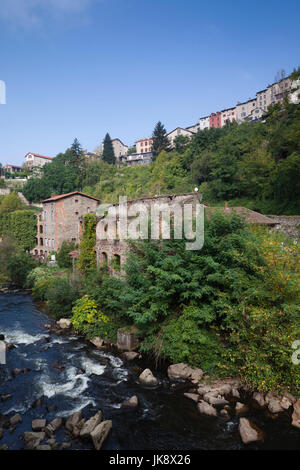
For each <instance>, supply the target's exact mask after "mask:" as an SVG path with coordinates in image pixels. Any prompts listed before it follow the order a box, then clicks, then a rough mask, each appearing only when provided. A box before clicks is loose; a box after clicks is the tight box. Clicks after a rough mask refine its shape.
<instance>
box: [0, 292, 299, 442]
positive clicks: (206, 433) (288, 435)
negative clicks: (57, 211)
mask: <svg viewBox="0 0 300 470" xmlns="http://www.w3.org/2000/svg"><path fill="white" fill-rule="evenodd" d="M49 322H50V320H49V317H48V316H47V315H45V314H44V313H42V312H40V311H39V310H38V309H37V308H36V306H35V305H34V303H33V301H32V299H31V297H30V296H28V295H23V294H22V295H12V294H8V295H3V294H0V333H3V334H4V335H5V339H6V341H9V342H12V343H13V344H14V345H15V346H16V348H15V349H12V350H11V351H9V352H8V353H7V364H6V365H0V395H4V394H8V393H10V394H12V398H11V399H9V400H7V401H5V402H0V413H1V414H7V415H9V416H11V415H13V414H14V413H20V414H21V415H22V418H23V422H22V423H21V424H19V425H17V427H16V429H15V431H14V432H13V433H10V431H9V430H4V435H3V438H2V439H1V440H0V444H8V446H9V448H10V449H21V448H22V447H23V441H22V440H21V439H20V436H22V435H23V433H24V432H25V431H31V422H32V420H33V419H35V418H46V419H47V422H49V421H51V420H52V419H54V418H55V417H67V416H69V415H70V414H71V413H73V412H74V411H78V410H82V412H83V415H84V417H85V418H89V417H90V416H92V415H93V414H95V412H96V411H98V410H99V409H101V410H102V412H103V415H104V419H111V420H112V422H113V429H112V431H111V433H110V435H109V437H108V439H107V440H106V442H105V444H104V446H103V448H104V449H114V450H115V449H120V450H125V449H129V450H140V449H142V450H145V449H154V450H192V449H210V450H212V449H243V448H246V446H244V445H243V444H242V443H241V440H240V437H239V434H238V419H237V418H233V419H232V420H230V421H224V420H223V419H222V418H211V417H206V416H201V415H200V414H199V413H198V412H197V410H196V405H195V403H194V402H192V401H191V400H188V399H186V398H185V397H184V396H183V394H182V391H181V392H180V391H177V392H174V391H172V390H170V383H169V381H168V380H167V378H166V374H165V371H158V372H157V371H153V372H154V373H155V375H156V376H157V377H158V378H159V380H160V385H159V387H158V388H156V389H155V390H153V389H151V390H149V389H145V388H143V387H141V386H140V385H139V384H138V382H137V378H138V375H139V373H140V371H139V369H138V367H142V368H145V367H148V366H149V364H145V363H143V362H141V361H138V362H134V363H125V362H124V361H123V360H122V359H121V358H120V357H119V356H118V355H117V354H113V353H111V352H109V351H99V350H96V349H95V348H93V347H92V346H91V345H89V344H88V343H87V342H86V341H85V340H84V339H83V338H79V337H77V336H75V335H64V336H60V335H55V334H51V335H50V334H49V331H48V330H47V329H46V328H45V326H44V325H45V324H47V323H49ZM47 347H48V348H47ZM53 363H56V364H59V365H63V366H64V369H62V370H58V369H57V368H55V367H54V366H53ZM14 368H19V369H24V368H27V369H30V371H29V372H28V373H26V374H20V375H18V376H17V377H15V378H13V377H12V370H13V369H14ZM79 369H83V370H84V371H85V373H83V374H78V372H79ZM132 395H137V396H138V398H139V406H138V408H137V409H135V410H128V409H127V410H126V409H122V408H121V405H122V403H123V402H124V401H125V400H127V399H128V398H130V397H131V396H132ZM41 396H43V397H44V398H43V402H42V406H41V407H38V408H32V403H33V402H34V401H35V400H36V399H37V398H39V397H41ZM47 407H50V411H49V410H48V409H47ZM51 407H54V408H55V409H52V408H51ZM251 417H252V418H253V419H254V420H256V422H257V424H259V425H260V426H261V427H262V428H263V430H264V431H265V433H266V436H267V437H266V440H265V442H264V443H263V444H258V445H252V446H248V447H247V448H260V449H300V430H297V429H295V428H292V427H291V426H290V424H289V421H288V420H287V421H284V420H272V419H270V418H269V419H267V418H265V417H264V416H263V415H260V414H256V415H251ZM56 440H57V441H58V442H66V441H67V440H68V439H67V437H66V436H65V434H64V429H63V428H62V429H60V430H59V431H58V432H57V433H56ZM83 448H86V449H88V448H92V446H91V445H90V444H89V443H86V444H83V443H82V442H80V441H74V442H73V445H72V449H83Z"/></svg>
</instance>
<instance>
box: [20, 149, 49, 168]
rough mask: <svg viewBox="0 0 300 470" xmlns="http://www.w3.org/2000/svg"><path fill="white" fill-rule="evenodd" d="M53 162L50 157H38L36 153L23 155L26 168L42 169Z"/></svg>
mask: <svg viewBox="0 0 300 470" xmlns="http://www.w3.org/2000/svg"><path fill="white" fill-rule="evenodd" d="M52 160H53V158H52V157H46V156H45V155H39V154H38V153H31V152H30V153H27V154H26V155H25V165H26V166H27V168H34V167H42V166H44V165H45V164H46V163H49V162H51V161H52Z"/></svg>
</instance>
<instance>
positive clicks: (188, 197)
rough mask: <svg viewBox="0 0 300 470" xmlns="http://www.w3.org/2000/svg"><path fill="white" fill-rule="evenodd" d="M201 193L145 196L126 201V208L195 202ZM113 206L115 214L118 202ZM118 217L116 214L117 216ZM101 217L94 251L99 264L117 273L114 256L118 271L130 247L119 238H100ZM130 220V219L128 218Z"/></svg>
mask: <svg viewBox="0 0 300 470" xmlns="http://www.w3.org/2000/svg"><path fill="white" fill-rule="evenodd" d="M201 199H202V195H201V194H198V193H188V194H179V195H166V196H165V195H163V196H154V197H145V198H141V199H136V200H133V201H128V202H127V208H128V210H132V211H133V212H135V206H136V212H138V208H137V207H138V205H139V204H143V205H144V206H146V208H147V209H148V211H150V209H151V207H152V206H153V205H154V204H155V203H158V204H167V205H168V206H169V207H170V208H171V207H172V204H174V203H178V205H180V206H183V205H184V204H192V203H194V204H196V203H199V202H201ZM113 206H114V207H116V209H117V214H118V209H119V204H113ZM117 219H118V216H117ZM101 220H102V219H101V218H99V220H98V223H97V232H96V234H97V235H96V252H97V263H98V265H99V266H104V265H106V266H107V267H108V269H109V271H110V272H111V273H112V274H113V275H118V271H116V270H115V269H114V268H113V262H114V258H116V257H119V258H120V259H119V261H120V272H122V266H123V265H124V262H125V261H126V255H127V254H128V252H129V250H130V247H129V244H128V243H126V241H125V240H119V239H114V240H102V239H100V237H99V231H100V229H99V227H100V224H101ZM128 222H130V219H129V220H128Z"/></svg>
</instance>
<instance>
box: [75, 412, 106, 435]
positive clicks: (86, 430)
mask: <svg viewBox="0 0 300 470" xmlns="http://www.w3.org/2000/svg"><path fill="white" fill-rule="evenodd" d="M101 420H102V412H101V411H100V410H99V411H98V412H97V413H96V414H95V415H94V416H92V417H91V418H90V419H88V420H87V421H86V423H84V425H83V427H82V429H81V431H80V437H83V438H85V437H89V436H90V434H91V433H92V431H94V429H95V427H96V426H98V424H100V423H101Z"/></svg>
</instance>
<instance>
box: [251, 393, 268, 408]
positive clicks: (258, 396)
mask: <svg viewBox="0 0 300 470" xmlns="http://www.w3.org/2000/svg"><path fill="white" fill-rule="evenodd" d="M252 402H253V405H254V406H255V407H256V408H263V407H264V406H265V405H266V401H265V398H264V395H263V394H262V393H260V392H255V393H253V395H252Z"/></svg>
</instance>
